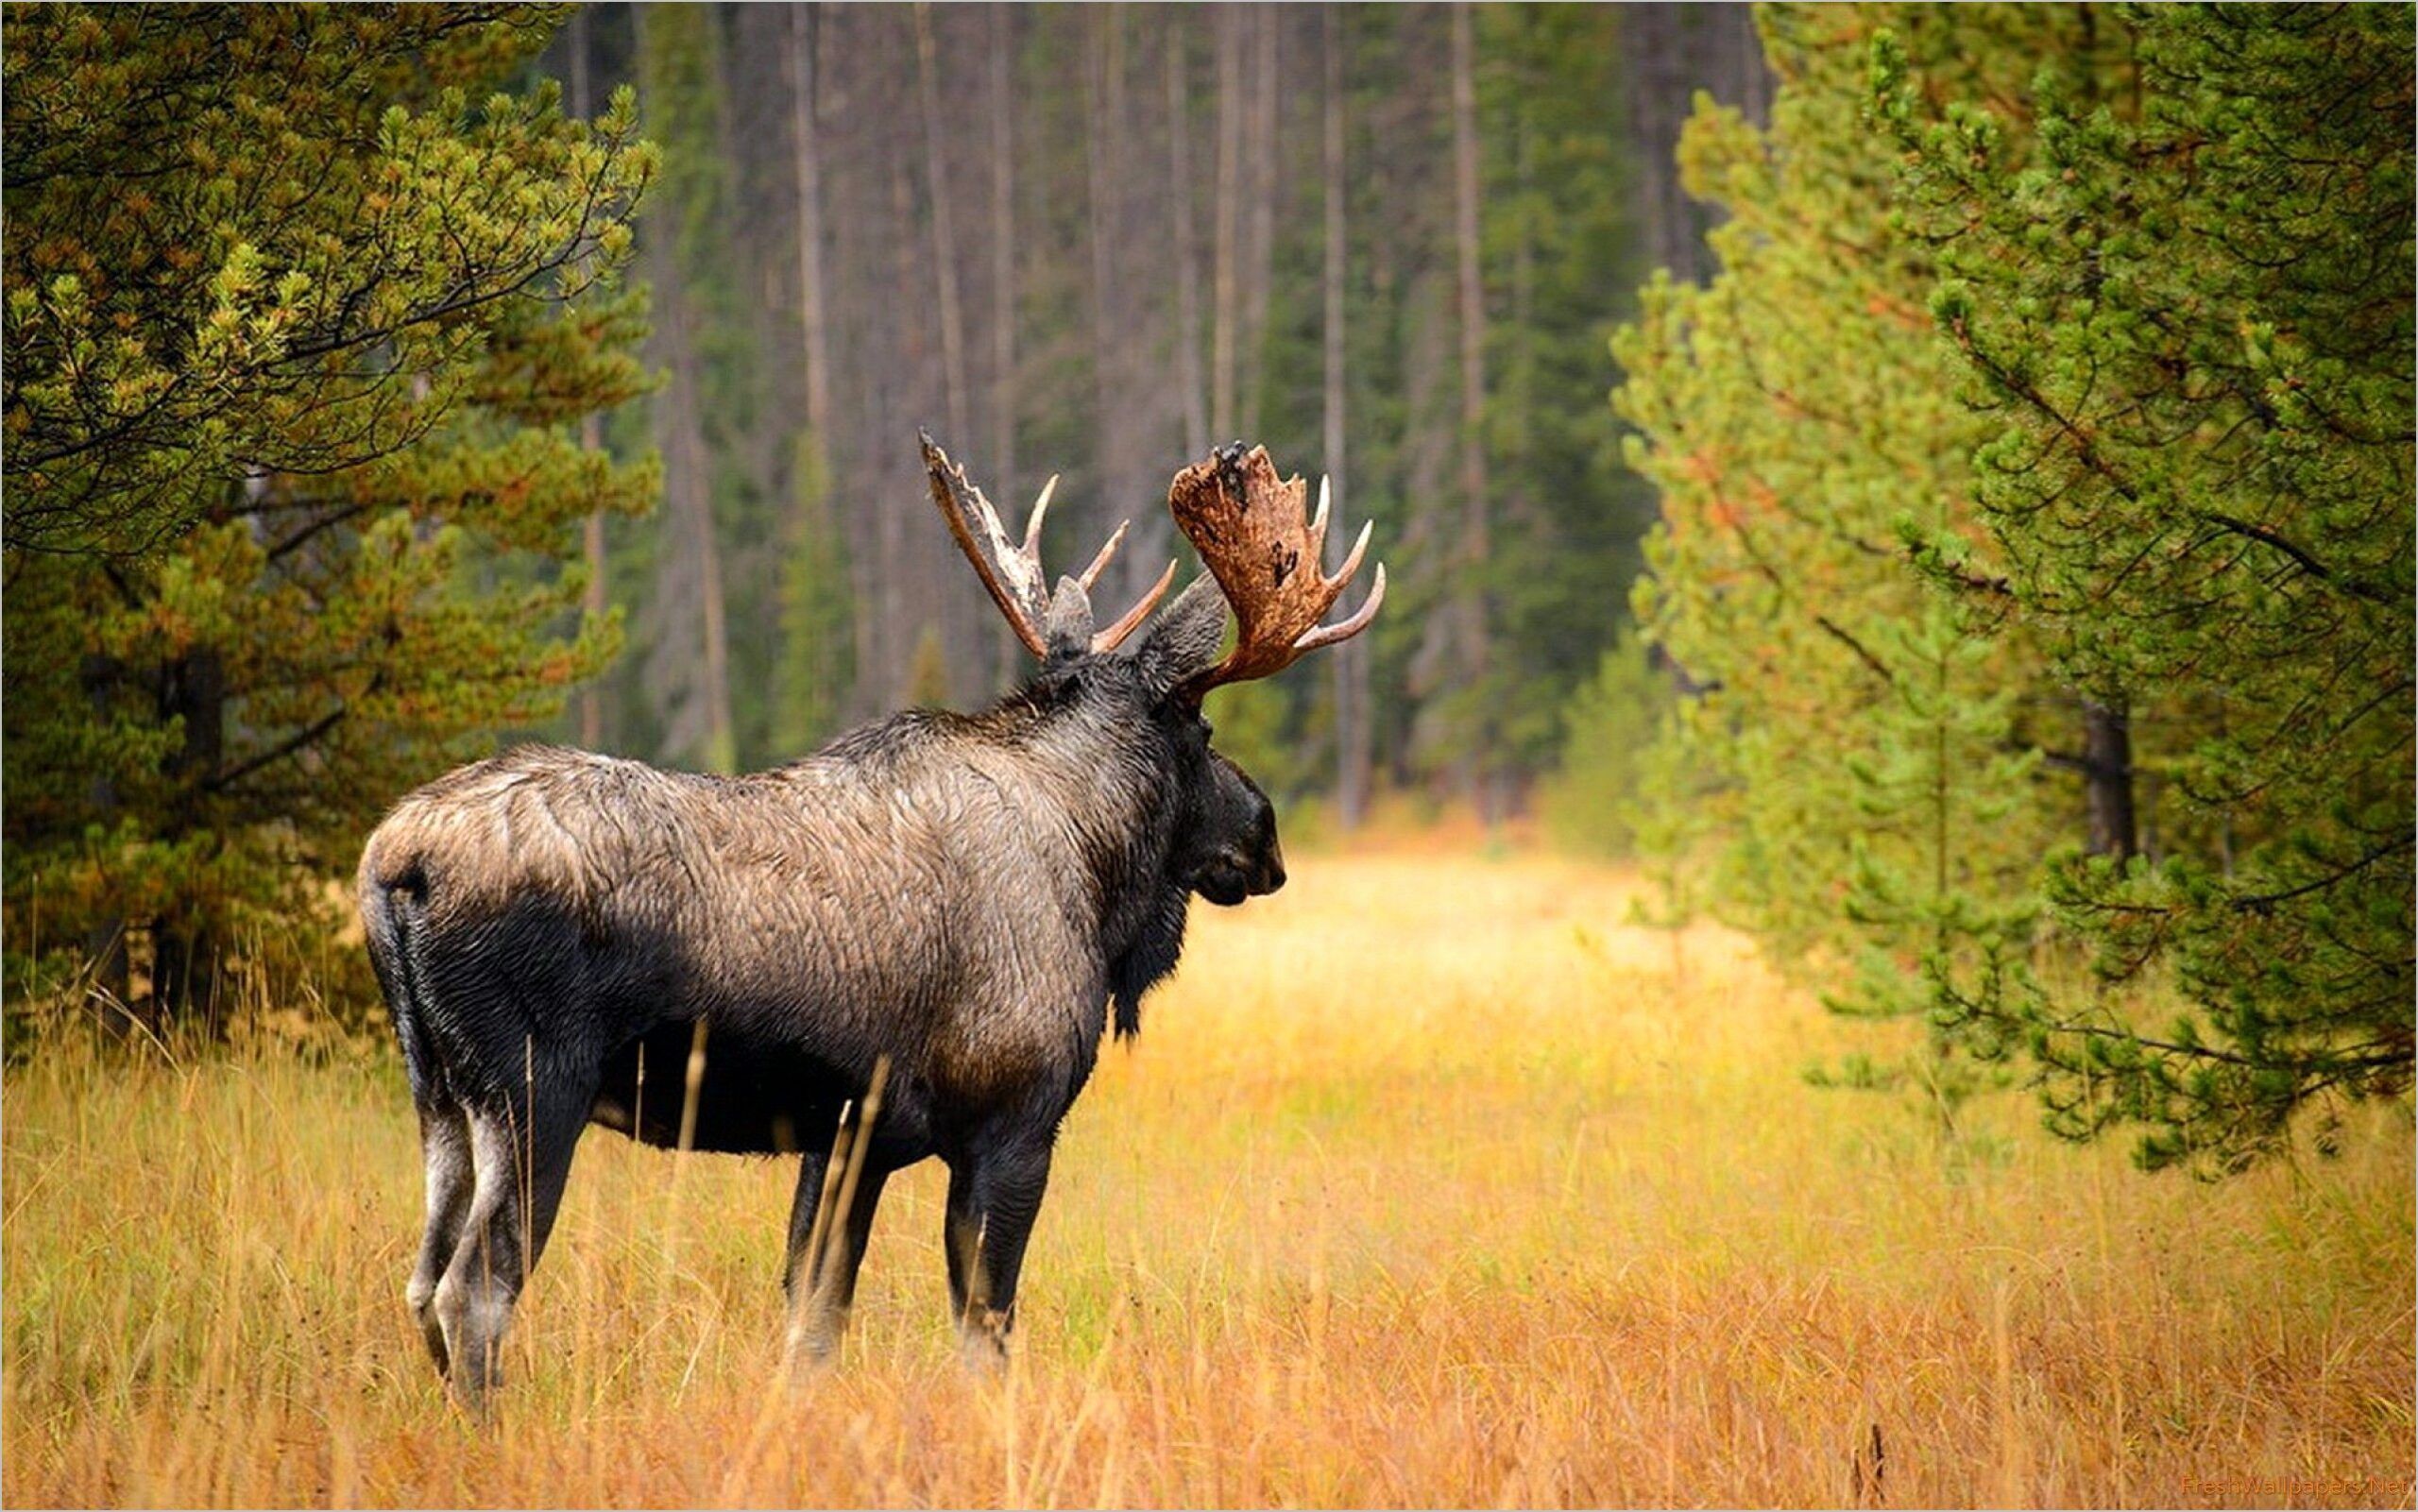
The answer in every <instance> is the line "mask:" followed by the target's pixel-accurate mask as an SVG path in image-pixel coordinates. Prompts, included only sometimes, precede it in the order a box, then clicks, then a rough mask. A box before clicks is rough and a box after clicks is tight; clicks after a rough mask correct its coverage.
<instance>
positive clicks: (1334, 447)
mask: <svg viewBox="0 0 2418 1512" xmlns="http://www.w3.org/2000/svg"><path fill="white" fill-rule="evenodd" d="M1320 40H1321V41H1322V42H1324V44H1325V47H1324V51H1325V59H1324V60H1325V64H1326V88H1325V98H1324V100H1323V101H1322V106H1323V110H1322V119H1321V121H1320V126H1321V127H1322V130H1321V133H1320V137H1321V142H1320V145H1321V147H1322V158H1323V162H1322V166H1323V168H1324V170H1325V173H1324V177H1325V181H1326V182H1325V199H1326V266H1325V276H1324V283H1325V289H1324V294H1325V312H1324V315H1323V318H1322V321H1321V330H1320V337H1321V339H1322V343H1323V346H1324V348H1325V350H1324V357H1325V374H1324V377H1325V402H1324V405H1323V406H1322V408H1323V425H1322V428H1321V429H1322V445H1321V448H1320V450H1323V451H1324V452H1325V453H1326V475H1327V481H1328V485H1329V487H1330V488H1331V489H1332V490H1333V497H1332V504H1333V507H1334V508H1335V510H1336V512H1337V513H1336V514H1335V515H1334V516H1333V517H1332V518H1334V519H1336V520H1337V521H1338V522H1339V521H1341V520H1343V519H1344V518H1346V516H1345V515H1344V513H1343V510H1344V508H1345V505H1346V503H1347V502H1348V501H1350V499H1351V497H1352V493H1351V490H1350V489H1349V488H1348V487H1346V486H1345V476H1344V473H1345V468H1344V463H1345V448H1346V445H1347V441H1346V435H1345V431H1344V399H1345V389H1344V352H1345V348H1344V340H1343V336H1344V331H1343V319H1344V302H1343V293H1344V277H1345V273H1346V254H1347V252H1348V250H1349V247H1348V245H1347V243H1346V242H1345V240H1344V219H1343V216H1344V178H1343V17H1342V13H1341V11H1340V10H1339V9H1338V8H1337V6H1336V5H1335V4H1334V3H1333V0H1329V3H1328V4H1326V5H1324V6H1321V7H1320ZM1329 535H1330V537H1331V543H1330V544H1331V548H1332V549H1331V551H1330V552H1329V555H1331V556H1334V557H1337V563H1336V564H1335V565H1338V566H1339V565H1340V556H1341V553H1342V552H1344V551H1345V550H1346V549H1347V548H1346V544H1345V543H1346V542H1348V541H1350V540H1351V539H1352V533H1351V532H1350V531H1348V530H1344V529H1341V528H1337V529H1334V530H1331V531H1330V532H1329ZM1329 570H1333V567H1332V566H1331V567H1330V568H1329ZM1328 656H1329V658H1330V660H1329V662H1328V668H1329V673H1328V675H1329V676H1331V677H1332V678H1333V679H1334V680H1335V807H1336V818H1337V822H1338V823H1340V824H1342V826H1343V827H1344V828H1346V829H1354V828H1357V827H1358V826H1359V824H1360V821H1361V820H1362V818H1363V817H1365V816H1366V814H1367V812H1368V807H1369V726H1368V720H1367V718H1366V716H1365V715H1364V713H1363V708H1364V706H1365V705H1366V702H1367V698H1368V680H1369V671H1368V648H1367V647H1366V646H1365V645H1364V644H1362V643H1361V642H1360V641H1358V640H1356V639H1354V640H1348V641H1346V642H1344V643H1343V644H1342V645H1340V646H1337V647H1336V648H1335V649H1334V650H1333V651H1331V652H1329V653H1328Z"/></svg>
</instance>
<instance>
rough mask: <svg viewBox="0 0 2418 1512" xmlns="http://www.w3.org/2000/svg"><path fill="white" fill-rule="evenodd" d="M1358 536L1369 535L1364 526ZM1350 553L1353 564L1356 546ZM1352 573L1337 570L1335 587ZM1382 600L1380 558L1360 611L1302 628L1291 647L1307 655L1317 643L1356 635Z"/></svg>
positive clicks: (1327, 643)
mask: <svg viewBox="0 0 2418 1512" xmlns="http://www.w3.org/2000/svg"><path fill="white" fill-rule="evenodd" d="M1360 538H1361V539H1362V540H1363V541H1365V540H1367V539H1368V538H1369V533H1368V532H1367V531H1366V530H1363V531H1362V532H1361V533H1360ZM1352 555H1353V559H1354V564H1355V565H1356V563H1357V562H1358V560H1359V556H1360V552H1359V550H1358V548H1356V547H1355V548H1354V550H1353V552H1352ZM1351 575H1352V574H1351V573H1350V572H1348V571H1347V572H1342V573H1338V574H1337V578H1336V580H1335V581H1336V586H1337V587H1340V586H1342V582H1341V580H1342V579H1343V578H1347V577H1350V576H1351ZM1385 602H1386V564H1385V563H1383V562H1379V563H1378V564H1377V576H1376V578H1375V580H1374V581H1372V582H1371V584H1370V585H1369V602H1368V603H1364V604H1362V605H1360V609H1359V612H1358V613H1356V614H1354V616H1353V617H1352V618H1351V619H1349V620H1343V621H1341V622H1340V623H1338V624H1331V625H1320V626H1319V627H1318V628H1317V629H1315V630H1304V631H1303V632H1302V635H1301V638H1300V639H1298V640H1296V641H1294V642H1293V649H1294V650H1295V651H1298V652H1300V653H1302V654H1303V655H1305V656H1306V655H1308V654H1310V653H1311V652H1314V651H1316V650H1318V649H1319V648H1320V646H1332V645H1334V644H1335V643H1336V642H1337V641H1338V640H1349V639H1351V638H1352V637H1354V636H1356V635H1358V634H1359V633H1360V632H1361V631H1363V630H1366V629H1368V628H1369V621H1370V620H1374V619H1375V618H1377V606H1378V605H1379V604H1381V603H1385Z"/></svg>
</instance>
